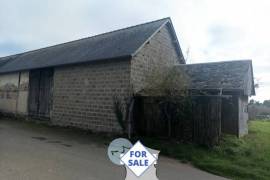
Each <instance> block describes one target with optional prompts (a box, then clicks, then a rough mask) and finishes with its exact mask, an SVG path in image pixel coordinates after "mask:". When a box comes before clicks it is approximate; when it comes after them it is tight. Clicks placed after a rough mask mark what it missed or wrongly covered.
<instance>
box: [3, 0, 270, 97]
mask: <svg viewBox="0 0 270 180" xmlns="http://www.w3.org/2000/svg"><path fill="white" fill-rule="evenodd" d="M269 9H270V1H269V0H237V1H235V0H218V1H217V0H190V1H185V0H167V1H162V0H147V1H145V0H129V1H127V0H106V1H105V0H99V1H94V0H69V1H66V0H44V1H35V0H28V1H24V0H1V6H0V22H1V24H0V56H1V55H8V54H11V53H16V52H21V51H25V50H31V49H36V48H39V47H44V46H48V45H52V44H57V43H61V42H67V41H71V40H75V39H78V38H83V37H87V36H91V35H94V34H99V33H103V32H107V31H111V30H114V29H118V28H122V27H126V26H131V25H134V24H138V23H143V22H146V21H151V20H155V19H158V18H163V17H168V16H170V17H172V20H173V23H174V26H175V29H176V31H177V34H178V37H179V40H180V44H181V46H182V49H183V51H186V49H187V48H188V47H189V48H190V56H191V62H193V63H196V62H206V61H211V60H215V61H217V60H233V59H253V64H254V71H255V76H256V77H259V78H261V79H262V81H263V82H264V84H265V85H263V86H262V87H261V88H260V89H259V90H258V93H257V94H258V97H257V99H260V100H262V99H264V98H268V99H270V93H269V89H270V76H269V73H268V72H270V71H269V68H270V52H269V47H270V41H269V39H270V35H269V32H270V24H269V20H268V17H269V16H270V11H269ZM4 47H5V48H4ZM268 67H269V68H268Z"/></svg>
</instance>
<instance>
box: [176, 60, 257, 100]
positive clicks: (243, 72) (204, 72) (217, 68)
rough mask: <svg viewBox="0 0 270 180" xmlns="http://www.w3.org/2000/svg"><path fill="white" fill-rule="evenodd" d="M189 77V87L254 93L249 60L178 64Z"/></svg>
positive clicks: (247, 93)
mask: <svg viewBox="0 0 270 180" xmlns="http://www.w3.org/2000/svg"><path fill="white" fill-rule="evenodd" d="M176 67H177V68H178V69H180V70H183V71H184V72H185V73H186V74H187V76H188V77H189V78H190V79H189V81H190V88H191V89H200V90H203V89H205V90H214V89H221V90H240V91H242V92H243V93H244V94H246V95H255V88H254V80H253V68H252V61H251V60H242V61H224V62H214V63H201V64H187V65H178V66H176Z"/></svg>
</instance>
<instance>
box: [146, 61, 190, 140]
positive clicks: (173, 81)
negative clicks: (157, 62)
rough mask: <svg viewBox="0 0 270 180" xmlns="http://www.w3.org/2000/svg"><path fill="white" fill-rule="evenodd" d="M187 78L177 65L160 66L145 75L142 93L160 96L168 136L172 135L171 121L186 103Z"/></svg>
mask: <svg viewBox="0 0 270 180" xmlns="http://www.w3.org/2000/svg"><path fill="white" fill-rule="evenodd" d="M188 84H189V78H188V76H187V75H186V73H184V72H183V71H182V70H181V69H179V68H177V67H169V66H160V67H157V68H156V69H154V70H153V71H152V72H151V73H149V74H148V76H147V77H146V86H145V90H144V93H146V94H147V95H149V96H154V97H161V99H162V100H161V101H160V103H159V105H160V109H161V112H162V114H164V120H166V121H167V124H168V136H169V137H171V135H172V124H173V121H174V120H175V119H177V118H175V116H179V114H181V113H182V112H183V107H184V106H185V105H186V104H187V101H186V98H187V97H188Z"/></svg>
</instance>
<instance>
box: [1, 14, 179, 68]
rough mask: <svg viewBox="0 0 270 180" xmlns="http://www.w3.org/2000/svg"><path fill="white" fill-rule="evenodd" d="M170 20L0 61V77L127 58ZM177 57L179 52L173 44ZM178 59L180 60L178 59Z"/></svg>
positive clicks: (166, 19)
mask: <svg viewBox="0 0 270 180" xmlns="http://www.w3.org/2000/svg"><path fill="white" fill-rule="evenodd" d="M168 23H169V24H170V27H171V29H172V35H173V36H174V37H175V41H176V42H178V40H177V37H176V35H175V32H174V29H173V26H172V24H171V20H170V18H165V19H160V20H157V21H153V22H149V23H145V24H141V25H137V26H132V27H129V28H125V29H120V30H117V31H112V32H109V33H104V34H101V35H97V36H93V37H89V38H85V39H80V40H77V41H72V42H68V43H64V44H60V45H55V46H51V47H47V48H43V49H38V50H34V51H29V52H26V53H22V54H18V55H13V56H9V57H3V58H0V73H5V72H14V71H20V70H29V69H36V68H43V67H52V66H60V65H67V64H74V63H83V62H90V61H98V60H108V59H119V58H131V57H132V56H133V55H135V54H136V53H137V51H138V50H139V49H140V48H141V47H142V46H143V45H144V44H145V43H146V42H147V41H148V40H149V39H150V38H151V37H152V36H153V35H154V34H155V33H156V32H158V31H159V30H160V29H161V28H162V27H163V26H164V25H165V24H168ZM176 46H177V47H176V49H177V50H178V53H179V57H180V56H182V52H181V49H180V46H179V43H176ZM179 59H180V58H179Z"/></svg>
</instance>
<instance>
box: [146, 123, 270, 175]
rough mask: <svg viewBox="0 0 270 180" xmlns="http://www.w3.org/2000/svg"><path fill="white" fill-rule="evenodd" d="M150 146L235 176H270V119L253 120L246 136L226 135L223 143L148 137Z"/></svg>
mask: <svg viewBox="0 0 270 180" xmlns="http://www.w3.org/2000/svg"><path fill="white" fill-rule="evenodd" d="M142 142H143V143H144V144H145V145H147V146H148V147H151V148H155V149H159V150H161V154H163V155H166V156H170V157H173V158H176V159H179V160H181V161H182V162H188V163H191V164H192V165H194V166H196V167H198V168H200V169H202V170H205V171H208V172H211V173H214V174H217V175H220V176H224V177H228V178H232V179H239V180H244V179H252V180H256V179H262V180H269V179H270V121H251V122H250V123H249V134H248V135H246V136H245V137H243V138H240V139H238V138H236V137H234V136H229V135H226V136H224V137H223V138H222V141H221V144H220V146H216V147H214V148H213V149H208V148H205V147H201V146H196V145H193V144H182V143H176V142H170V141H168V140H166V141H162V140H155V139H150V138H145V139H144V140H142Z"/></svg>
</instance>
